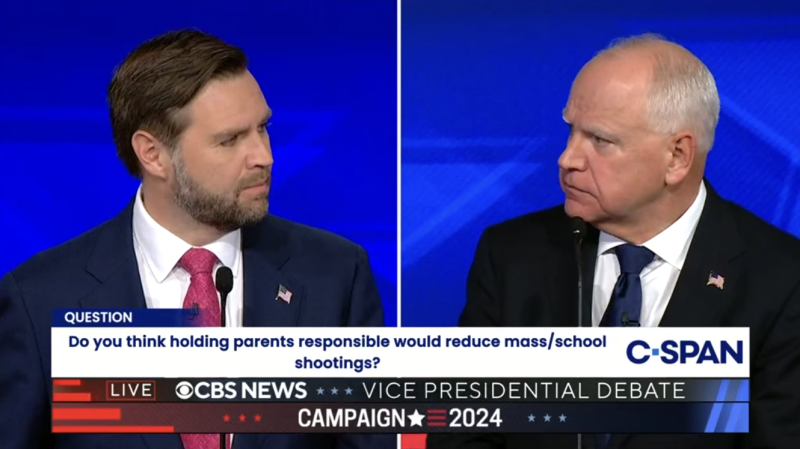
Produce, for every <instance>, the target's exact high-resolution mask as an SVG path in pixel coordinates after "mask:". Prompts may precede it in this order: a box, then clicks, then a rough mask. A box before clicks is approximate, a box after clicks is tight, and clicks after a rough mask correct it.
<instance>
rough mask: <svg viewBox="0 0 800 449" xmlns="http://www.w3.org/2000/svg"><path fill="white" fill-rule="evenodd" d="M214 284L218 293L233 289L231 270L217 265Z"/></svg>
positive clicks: (225, 293) (225, 292)
mask: <svg viewBox="0 0 800 449" xmlns="http://www.w3.org/2000/svg"><path fill="white" fill-rule="evenodd" d="M214 284H215V285H216V287H217V291H218V292H220V294H223V295H227V294H228V293H230V292H231V290H233V271H231V269H230V268H228V267H225V266H223V267H219V268H218V269H217V275H216V279H215V280H214Z"/></svg>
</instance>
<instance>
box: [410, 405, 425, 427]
mask: <svg viewBox="0 0 800 449" xmlns="http://www.w3.org/2000/svg"><path fill="white" fill-rule="evenodd" d="M424 417H425V415H423V414H422V413H420V412H418V411H417V409H414V413H412V414H410V415H408V419H410V420H411V426H412V427H413V426H420V427H422V418H424Z"/></svg>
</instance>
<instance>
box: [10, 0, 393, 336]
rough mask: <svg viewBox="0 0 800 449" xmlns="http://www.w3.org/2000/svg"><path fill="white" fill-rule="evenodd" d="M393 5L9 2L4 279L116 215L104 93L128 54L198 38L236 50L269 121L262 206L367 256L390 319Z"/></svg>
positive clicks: (356, 1) (309, 0)
mask: <svg viewBox="0 0 800 449" xmlns="http://www.w3.org/2000/svg"><path fill="white" fill-rule="evenodd" d="M396 15H397V10H396V5H395V2H393V1H385V0H381V1H375V0H337V1H335V2H333V1H322V0H317V1H315V0H270V1H247V0H229V1H227V2H213V3H209V2H194V1H192V2H189V1H165V0H136V1H131V0H120V1H110V2H96V1H85V2H73V1H60V0H58V1H39V0H16V1H14V0H6V1H3V2H2V4H0V157H1V159H0V239H2V249H3V254H2V256H0V275H2V274H4V273H5V272H7V271H9V270H11V269H12V268H13V267H15V266H16V265H18V264H19V263H21V262H23V261H24V260H25V259H27V258H28V257H30V256H32V255H33V254H35V253H36V252H38V251H40V250H43V249H46V248H48V247H51V246H53V245H56V244H59V243H61V242H64V241H66V240H68V239H69V238H72V237H74V236H76V235H78V234H80V233H82V232H84V231H86V230H88V229H90V228H91V227H94V226H96V225H98V224H100V223H101V222H103V221H105V220H107V219H109V218H111V217H112V216H114V215H115V214H117V213H118V212H119V211H120V210H121V209H122V208H123V207H124V206H125V205H126V204H127V202H128V201H130V199H131V198H132V196H133V194H134V192H135V189H136V187H137V185H138V183H137V181H136V180H134V179H133V178H131V177H130V176H128V175H127V174H126V172H125V170H124V168H123V166H122V164H121V162H119V161H118V160H117V158H116V155H115V152H114V146H113V143H112V140H111V131H110V125H109V120H108V112H107V108H106V104H105V93H106V87H107V85H108V82H109V80H110V79H111V74H112V71H113V69H114V67H115V65H117V64H118V63H120V62H121V61H122V59H123V58H124V57H125V55H126V54H127V53H128V52H129V51H130V50H132V49H133V48H134V47H135V46H136V45H137V44H139V43H141V42H142V41H144V40H146V39H148V38H150V37H153V36H155V35H157V34H160V33H162V32H165V31H168V30H171V29H177V28H185V27H193V28H200V29H202V30H204V31H207V32H209V33H212V34H215V35H218V36H219V37H221V38H223V39H224V40H226V41H229V42H230V43H233V44H236V45H239V46H241V47H243V48H244V50H245V51H246V52H247V54H248V56H249V58H250V60H251V70H252V72H253V73H254V75H255V76H256V78H257V79H258V80H259V82H260V84H261V87H262V90H263V91H264V94H265V96H266V98H267V101H268V102H269V103H270V106H271V107H272V109H273V110H274V112H275V115H274V118H273V120H272V126H271V127H270V134H271V137H272V143H273V149H274V153H275V154H274V156H275V160H276V162H275V167H274V171H273V194H272V198H271V202H270V203H271V207H270V211H271V212H272V213H274V214H276V215H280V216H283V217H286V218H288V219H291V220H295V221H298V222H302V223H305V224H308V225H311V226H316V227H320V228H324V229H327V230H330V231H333V232H336V233H338V234H341V235H343V236H345V237H347V238H350V239H351V240H354V241H355V242H357V243H360V244H362V245H364V246H365V247H366V249H367V251H368V252H369V254H370V257H371V261H372V265H373V269H374V271H375V274H376V277H377V280H378V285H379V288H380V291H381V294H382V296H383V300H384V305H385V310H386V322H387V324H388V325H392V326H393V325H395V323H396V315H397V305H396V304H397V303H396V300H397V298H396V296H397V293H396V292H397V275H396V273H397V243H396V241H397V240H396V238H397V203H396V198H397V150H396V149H397V124H396V123H397V93H396V83H397V74H396V62H397V44H396V37H397V22H396V21H397V17H396Z"/></svg>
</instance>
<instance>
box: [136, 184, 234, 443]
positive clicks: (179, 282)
mask: <svg viewBox="0 0 800 449" xmlns="http://www.w3.org/2000/svg"><path fill="white" fill-rule="evenodd" d="M191 248H192V245H190V244H188V243H186V242H184V241H183V240H181V239H180V238H179V237H177V236H176V235H175V234H173V233H171V232H169V231H167V230H166V229H164V227H163V226H161V225H160V224H158V223H156V221H155V220H154V219H153V217H151V216H150V214H149V213H147V209H145V207H144V202H143V201H142V189H141V187H139V191H138V192H136V200H135V202H134V205H133V249H134V252H135V253H136V263H137V264H138V265H139V276H140V277H141V279H142V289H143V290H144V299H145V302H146V303H147V308H148V309H182V308H183V299H184V298H185V297H186V292H188V291H189V282H190V281H191V277H190V276H189V273H188V272H187V271H186V270H184V269H183V268H182V267H180V266H178V261H179V260H180V259H181V257H183V255H184V254H185V253H186V251H189V249H191ZM203 248H205V249H207V250H209V251H211V252H212V253H214V255H216V256H217V259H219V262H217V265H216V266H215V267H214V273H213V275H214V276H216V275H217V270H218V269H219V267H221V266H223V265H224V266H227V267H228V268H230V269H231V271H232V272H233V290H231V292H230V293H229V294H228V302H227V306H226V308H225V311H226V317H225V322H226V323H227V326H228V327H241V326H242V315H243V311H244V273H243V270H242V247H241V231H240V230H236V231H234V232H231V233H229V234H225V235H224V236H222V238H220V239H219V240H217V241H215V242H212V243H209V244H208V245H205V246H203ZM217 300H219V297H217ZM229 438H230V440H231V447H233V439H234V436H233V435H230V437H229Z"/></svg>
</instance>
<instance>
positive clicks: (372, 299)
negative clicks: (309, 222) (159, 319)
mask: <svg viewBox="0 0 800 449" xmlns="http://www.w3.org/2000/svg"><path fill="white" fill-rule="evenodd" d="M132 206H133V202H131V204H130V205H129V206H128V207H127V208H126V209H125V210H124V211H123V212H122V213H121V214H120V215H119V216H117V217H116V218H114V219H112V220H111V221H108V222H106V223H104V224H102V225H100V226H99V227H97V228H94V229H92V230H90V231H89V232H87V233H85V234H83V235H81V236H79V237H77V238H75V239H73V240H70V241H68V242H67V243H64V244H62V245H60V246H58V247H55V248H53V249H50V250H48V251H45V252H43V253H40V254H38V255H36V256H34V257H33V258H31V259H30V260H29V261H27V262H25V263H24V264H22V265H21V266H20V267H18V268H16V269H15V270H13V271H12V272H11V273H8V274H7V275H5V276H4V277H3V278H2V280H0V446H1V447H3V448H4V449H44V448H48V449H50V448H53V449H181V448H182V447H183V446H182V444H181V441H180V436H179V435H177V434H170V435H156V434H147V435H145V434H142V435H139V434H135V435H79V434H74V435H70V434H57V435H54V434H52V433H51V422H50V417H51V412H50V405H51V398H52V381H51V377H50V360H51V359H50V324H51V323H50V320H51V314H52V310H53V309H57V308H138V307H142V308H144V307H146V304H145V299H144V293H143V291H142V285H141V280H140V277H139V269H138V266H137V263H136V257H135V253H134V249H133V233H132V224H131V223H132V217H133V212H132V211H133V207H132ZM242 256H243V260H244V270H245V271H244V282H245V284H244V326H253V327H270V326H271V327H290V326H308V327H323V326H326V327H340V326H361V327H376V326H383V309H382V307H381V300H380V296H379V294H378V289H377V286H376V284H375V280H374V278H373V275H372V272H371V270H370V265H369V261H368V259H367V255H366V252H365V251H364V249H363V248H362V247H360V246H358V245H356V244H354V243H351V242H349V241H347V240H345V239H344V238H341V237H338V236H336V235H334V234H331V233H328V232H325V231H321V230H317V229H313V228H309V227H306V226H302V225H299V224H296V223H292V222H289V221H286V220H283V219H280V218H278V217H274V216H272V215H268V216H267V217H266V218H265V219H264V220H263V221H262V222H261V223H259V224H257V225H254V226H252V227H248V228H245V229H243V230H242ZM279 285H284V286H286V287H287V288H288V289H289V290H291V291H292V301H291V303H290V304H288V305H287V304H286V303H284V302H283V301H275V294H276V292H277V290H278V286H279ZM266 362H268V361H266ZM396 441H397V437H396V436H395V435H356V434H350V435H285V434H284V435H281V434H272V435H266V434H259V435H255V434H240V435H236V436H235V437H234V440H233V448H234V449H304V448H308V449H328V448H330V449H334V448H335V449H384V448H394V447H396Z"/></svg>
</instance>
